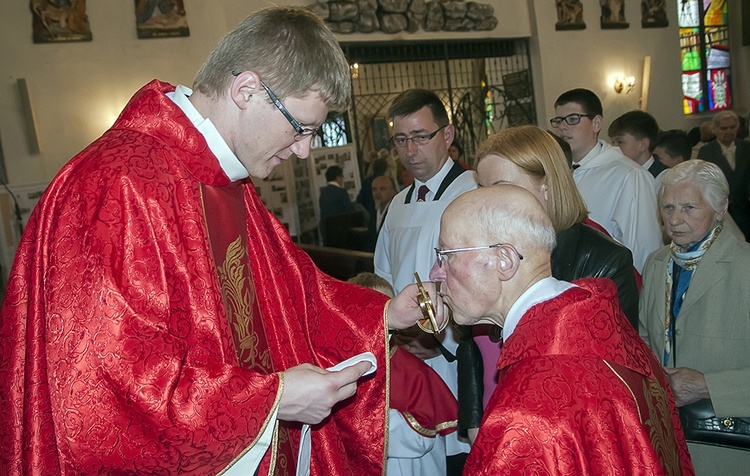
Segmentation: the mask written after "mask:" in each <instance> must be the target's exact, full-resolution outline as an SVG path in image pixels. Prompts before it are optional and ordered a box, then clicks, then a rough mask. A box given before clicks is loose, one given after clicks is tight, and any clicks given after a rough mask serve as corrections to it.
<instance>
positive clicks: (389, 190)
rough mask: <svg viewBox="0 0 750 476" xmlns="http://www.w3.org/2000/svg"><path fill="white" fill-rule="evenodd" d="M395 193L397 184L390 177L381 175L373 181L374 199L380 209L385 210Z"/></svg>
mask: <svg viewBox="0 0 750 476" xmlns="http://www.w3.org/2000/svg"><path fill="white" fill-rule="evenodd" d="M395 195H396V185H395V184H394V183H393V179H391V178H390V177H387V176H385V175H381V176H379V177H375V179H374V180H373V181H372V199H373V200H375V205H376V206H377V207H378V209H379V210H383V209H384V208H385V207H386V205H388V204H389V203H390V202H391V199H392V198H393V197H394V196H395Z"/></svg>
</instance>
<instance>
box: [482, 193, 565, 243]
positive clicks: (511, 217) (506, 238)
mask: <svg viewBox="0 0 750 476" xmlns="http://www.w3.org/2000/svg"><path fill="white" fill-rule="evenodd" d="M475 213H476V221H475V222H474V225H475V226H476V230H477V235H478V236H480V237H483V238H484V239H487V240H490V241H493V242H497V243H509V244H512V245H513V246H515V247H516V248H517V250H518V252H519V253H521V254H524V251H523V250H524V249H533V248H541V249H544V250H547V251H549V252H550V253H552V250H554V249H555V245H556V242H557V238H556V235H555V228H554V227H553V226H552V221H551V220H550V218H549V216H548V215H547V214H546V213H544V214H541V213H539V214H536V215H535V214H532V213H529V212H528V210H525V209H523V208H521V209H519V208H516V207H498V206H497V204H495V203H493V201H492V200H489V201H485V202H483V203H482V204H481V205H479V206H478V207H477V208H476V210H475Z"/></svg>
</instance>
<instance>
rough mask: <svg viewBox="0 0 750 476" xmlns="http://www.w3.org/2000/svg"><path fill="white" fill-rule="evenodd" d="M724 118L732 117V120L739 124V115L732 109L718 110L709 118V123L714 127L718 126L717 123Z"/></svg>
mask: <svg viewBox="0 0 750 476" xmlns="http://www.w3.org/2000/svg"><path fill="white" fill-rule="evenodd" d="M724 119H734V122H735V123H737V124H738V125H739V123H740V117H739V116H738V115H737V114H735V113H734V111H720V112H718V113H716V115H715V116H714V117H713V119H712V120H711V124H712V125H713V126H714V128H716V127H719V123H721V121H723V120H724Z"/></svg>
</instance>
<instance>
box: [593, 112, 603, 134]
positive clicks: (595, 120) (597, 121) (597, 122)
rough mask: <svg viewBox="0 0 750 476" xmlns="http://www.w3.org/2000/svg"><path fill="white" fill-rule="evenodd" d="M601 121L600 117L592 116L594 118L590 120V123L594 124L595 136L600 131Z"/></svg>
mask: <svg viewBox="0 0 750 476" xmlns="http://www.w3.org/2000/svg"><path fill="white" fill-rule="evenodd" d="M603 120H604V118H603V117H602V116H599V115H596V116H594V118H593V119H592V120H591V122H592V123H593V124H594V131H596V133H597V134H598V133H599V131H601V130H602V121H603Z"/></svg>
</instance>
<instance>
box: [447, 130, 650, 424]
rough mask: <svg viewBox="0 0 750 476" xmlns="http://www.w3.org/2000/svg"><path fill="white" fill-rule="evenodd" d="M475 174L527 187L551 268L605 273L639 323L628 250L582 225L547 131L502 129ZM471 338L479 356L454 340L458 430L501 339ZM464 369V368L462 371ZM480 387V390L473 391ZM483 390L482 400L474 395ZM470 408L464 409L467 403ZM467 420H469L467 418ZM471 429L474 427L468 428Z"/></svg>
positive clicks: (482, 150)
mask: <svg viewBox="0 0 750 476" xmlns="http://www.w3.org/2000/svg"><path fill="white" fill-rule="evenodd" d="M476 167H477V174H478V176H479V185H480V186H481V187H492V186H494V185H498V184H507V183H511V184H514V185H518V186H519V187H522V188H524V189H526V190H528V191H529V192H531V193H532V194H533V195H534V196H535V197H536V198H537V199H538V200H539V202H540V203H541V204H542V207H543V208H544V210H545V211H546V212H547V214H548V215H549V217H550V219H551V221H552V226H553V227H554V229H555V234H556V246H555V249H554V251H553V252H552V257H551V267H552V268H551V272H552V276H553V277H555V278H556V279H560V280H563V281H573V280H576V279H579V278H589V277H591V278H594V277H596V278H609V279H611V280H612V281H613V282H614V283H615V285H616V286H617V295H618V301H619V304H620V308H621V309H622V310H623V312H624V313H625V316H626V317H627V318H628V321H629V322H630V324H631V325H632V326H633V328H634V329H637V327H638V289H637V286H636V279H635V273H634V272H633V257H632V255H631V253H630V250H628V249H627V248H625V247H624V246H622V245H620V244H619V243H617V242H615V241H614V240H612V239H611V238H609V237H607V236H605V235H604V234H602V233H601V232H599V231H597V230H596V229H594V228H592V227H590V226H588V225H586V224H584V223H585V221H586V217H587V216H588V213H587V211H586V205H585V204H584V202H583V198H581V195H580V194H579V193H578V189H577V188H576V186H575V183H574V182H573V177H572V175H571V173H570V172H569V169H568V164H567V161H566V160H565V157H564V155H563V151H562V150H561V149H560V147H559V146H558V143H557V141H556V140H555V138H554V137H553V136H552V134H550V133H548V132H545V131H543V130H542V129H539V128H538V127H536V126H521V127H513V128H509V129H504V130H502V131H500V132H498V133H496V134H494V135H492V136H490V137H489V138H487V139H486V140H485V141H484V142H482V144H480V145H479V148H478V149H477V166H476ZM480 328H481V327H480V326H475V327H474V329H475V332H474V341H475V342H476V343H477V347H478V350H479V351H480V352H481V355H479V356H477V355H476V354H475V352H473V351H472V350H469V349H466V350H464V349H463V347H466V346H471V344H470V343H467V342H464V341H462V342H460V343H459V348H460V349H459V359H462V360H463V359H468V362H467V361H461V360H459V378H460V379H461V382H462V383H463V382H465V383H464V385H463V386H462V387H460V388H459V398H458V400H459V406H460V409H461V412H460V413H459V431H460V432H461V433H463V431H464V429H470V428H474V429H475V428H478V427H479V420H480V419H481V415H482V410H483V408H484V407H485V406H486V405H487V401H488V399H489V397H490V395H491V394H492V391H493V390H494V389H495V385H496V383H497V375H498V373H497V367H496V365H495V364H496V362H497V359H498V357H499V356H500V349H501V345H502V344H501V343H499V342H493V340H492V339H491V337H490V335H482V334H480V333H479V332H477V330H478V329H480ZM476 358H481V359H482V362H483V365H482V368H483V369H484V372H483V378H478V377H479V376H478V375H475V376H474V377H466V378H465V377H464V375H462V374H463V373H464V372H470V373H472V374H473V373H474V372H473V371H472V369H473V368H474V363H473V360H474V359H476ZM464 369H467V370H464ZM477 387H479V389H480V391H478V390H477ZM477 395H483V399H479V398H477ZM467 407H469V408H467ZM467 420H468V421H467ZM468 433H469V434H475V431H471V432H468Z"/></svg>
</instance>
